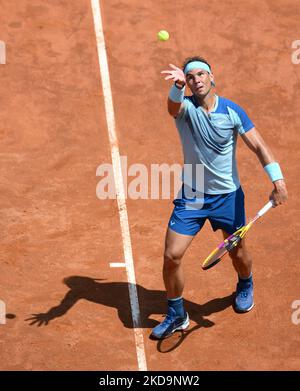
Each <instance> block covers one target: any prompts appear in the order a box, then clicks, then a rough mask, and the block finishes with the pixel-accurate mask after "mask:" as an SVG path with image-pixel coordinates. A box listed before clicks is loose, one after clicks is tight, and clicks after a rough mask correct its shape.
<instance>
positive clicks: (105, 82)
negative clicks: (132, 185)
mask: <svg viewBox="0 0 300 391" xmlns="http://www.w3.org/2000/svg"><path fill="white" fill-rule="evenodd" d="M91 4H92V10H93V17H94V25H95V33H96V40H97V49H98V59H99V66H100V74H101V80H102V88H103V95H104V105H105V114H106V122H107V128H108V135H109V142H110V148H111V157H112V163H113V170H114V178H115V187H116V194H117V202H118V209H119V217H120V225H121V233H122V240H123V252H124V259H125V264H126V273H127V281H128V289H129V298H130V306H131V315H132V321H133V330H134V337H135V346H136V354H137V360H138V368H139V370H140V371H147V363H146V356H145V347H144V338H143V332H142V328H141V316H140V306H139V300H138V295H137V289H136V279H135V272H134V264H133V255H132V247H131V238H130V232H129V223H128V215H127V207H126V201H125V191H124V183H123V177H122V168H121V160H120V152H119V147H118V139H117V135H116V127H115V116H114V107H113V100H112V93H111V87H110V78H109V69H108V62H107V55H106V48H105V39H104V34H103V25H102V18H101V10H100V0H91Z"/></svg>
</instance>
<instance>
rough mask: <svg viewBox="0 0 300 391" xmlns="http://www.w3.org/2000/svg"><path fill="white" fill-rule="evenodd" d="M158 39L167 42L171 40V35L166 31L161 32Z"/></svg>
mask: <svg viewBox="0 0 300 391" xmlns="http://www.w3.org/2000/svg"><path fill="white" fill-rule="evenodd" d="M157 37H158V39H159V40H160V41H167V40H168V39H169V37H170V35H169V33H168V32H167V31H166V30H160V31H159V32H158V33H157Z"/></svg>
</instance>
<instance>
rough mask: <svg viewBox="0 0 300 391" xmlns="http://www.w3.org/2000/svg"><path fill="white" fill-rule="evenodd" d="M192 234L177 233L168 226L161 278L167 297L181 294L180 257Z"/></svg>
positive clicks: (182, 285) (182, 283)
mask: <svg viewBox="0 0 300 391" xmlns="http://www.w3.org/2000/svg"><path fill="white" fill-rule="evenodd" d="M193 238H194V236H190V235H182V234H178V233H176V232H175V231H173V230H171V229H169V228H168V230H167V233H166V239H165V252H164V266H163V278H164V283H165V287H166V291H167V297H168V299H174V298H176V297H180V296H182V292H183V287H184V276H183V270H182V265H181V259H182V257H183V255H184V253H185V251H186V250H187V248H188V247H189V245H190V243H191V242H192V240H193Z"/></svg>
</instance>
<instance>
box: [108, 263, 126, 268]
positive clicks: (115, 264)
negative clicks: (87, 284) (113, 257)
mask: <svg viewBox="0 0 300 391" xmlns="http://www.w3.org/2000/svg"><path fill="white" fill-rule="evenodd" d="M109 266H110V267H126V263H121V262H110V264H109Z"/></svg>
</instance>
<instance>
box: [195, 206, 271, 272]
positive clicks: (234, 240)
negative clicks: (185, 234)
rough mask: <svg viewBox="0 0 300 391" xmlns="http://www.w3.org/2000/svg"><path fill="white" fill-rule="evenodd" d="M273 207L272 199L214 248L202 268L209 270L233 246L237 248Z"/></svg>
mask: <svg viewBox="0 0 300 391" xmlns="http://www.w3.org/2000/svg"><path fill="white" fill-rule="evenodd" d="M272 207H273V203H272V201H269V202H268V203H267V204H266V205H265V206H264V207H263V208H262V209H261V210H260V211H259V212H258V213H257V214H256V216H255V217H254V218H253V219H251V220H250V221H249V223H248V224H247V225H244V226H243V227H241V228H239V229H238V230H237V231H235V232H234V233H233V234H232V235H230V236H228V238H226V239H225V240H224V241H223V242H222V243H220V244H219V246H218V247H217V248H216V249H215V250H213V251H212V252H211V253H210V254H209V256H208V257H207V258H206V259H205V260H204V262H203V263H202V269H203V270H207V269H210V268H211V267H213V266H215V265H216V264H217V263H219V262H220V261H221V259H222V258H223V257H224V255H226V254H227V253H228V252H230V251H231V250H232V249H233V248H235V247H236V246H237V245H238V244H239V242H240V241H241V240H242V239H243V237H244V236H245V235H246V233H247V232H248V231H249V229H250V228H251V227H252V225H253V224H254V223H255V221H257V220H258V219H259V218H260V217H261V216H263V215H264V214H265V213H266V212H267V211H268V210H269V209H271V208H272Z"/></svg>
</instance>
